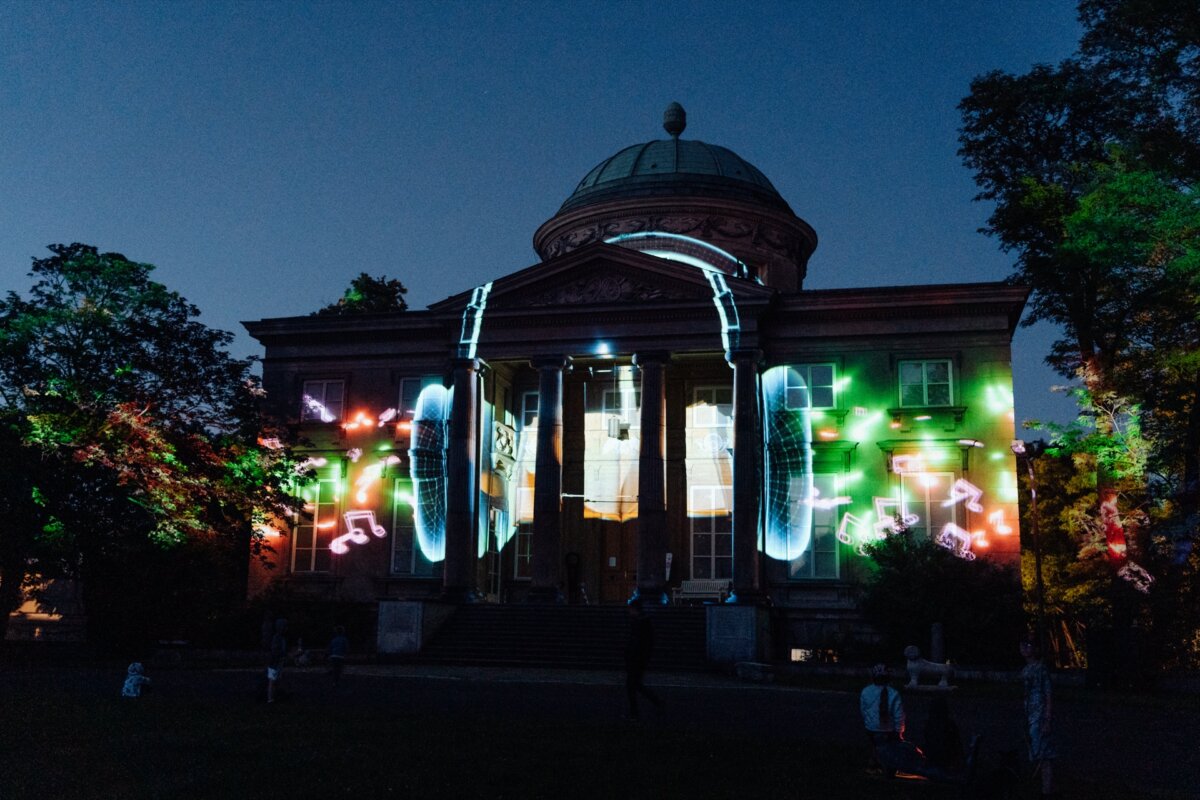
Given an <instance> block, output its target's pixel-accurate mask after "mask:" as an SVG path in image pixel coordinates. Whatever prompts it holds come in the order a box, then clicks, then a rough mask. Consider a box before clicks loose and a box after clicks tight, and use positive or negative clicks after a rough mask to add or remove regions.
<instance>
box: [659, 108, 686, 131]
mask: <svg viewBox="0 0 1200 800" xmlns="http://www.w3.org/2000/svg"><path fill="white" fill-rule="evenodd" d="M686 127H687V112H686V111H684V110H683V106H681V105H679V103H671V105H669V106H667V110H666V111H664V112H663V128H664V129H665V130H666V132H667V133H669V134H671V138H673V139H678V138H679V134H681V133H683V129H684V128H686Z"/></svg>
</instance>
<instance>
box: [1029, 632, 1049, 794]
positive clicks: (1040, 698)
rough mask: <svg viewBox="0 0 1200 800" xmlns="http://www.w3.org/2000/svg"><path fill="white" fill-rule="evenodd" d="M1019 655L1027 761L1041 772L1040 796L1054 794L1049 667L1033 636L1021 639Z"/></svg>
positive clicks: (1034, 770) (1035, 772)
mask: <svg viewBox="0 0 1200 800" xmlns="http://www.w3.org/2000/svg"><path fill="white" fill-rule="evenodd" d="M1021 657H1022V658H1024V659H1025V668H1024V669H1022V670H1021V682H1022V683H1023V684H1024V685H1025V725H1026V728H1025V730H1026V735H1027V737H1028V740H1029V760H1030V761H1031V762H1032V763H1033V764H1034V768H1033V773H1034V774H1035V775H1036V774H1038V773H1039V772H1040V773H1041V775H1042V797H1053V796H1054V759H1055V758H1057V757H1058V753H1057V752H1056V750H1055V747H1054V740H1053V736H1052V733H1053V730H1052V727H1051V723H1052V722H1053V720H1054V716H1053V713H1052V712H1053V704H1052V699H1053V691H1052V690H1051V686H1050V670H1049V669H1047V668H1046V662H1044V661H1043V660H1042V650H1041V648H1040V647H1039V646H1038V644H1037V642H1036V641H1034V640H1032V639H1026V640H1024V641H1022V642H1021Z"/></svg>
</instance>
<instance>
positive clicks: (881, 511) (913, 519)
mask: <svg viewBox="0 0 1200 800" xmlns="http://www.w3.org/2000/svg"><path fill="white" fill-rule="evenodd" d="M874 500H875V525H874V530H875V535H876V537H877V538H883V537H884V536H886V535H887V532H888V531H891V532H892V533H895V532H896V518H895V515H893V514H889V513H888V511H887V510H888V509H889V508H897V509H899V508H900V501H899V500H897V499H896V498H894V497H876V498H874ZM920 521H921V518H920V517H918V516H917V515H916V514H909V513H907V512H905V513H902V514H901V515H900V522H901V523H902V524H904V525H907V526H910V527H911V526H913V525H916V524H917V523H918V522H920Z"/></svg>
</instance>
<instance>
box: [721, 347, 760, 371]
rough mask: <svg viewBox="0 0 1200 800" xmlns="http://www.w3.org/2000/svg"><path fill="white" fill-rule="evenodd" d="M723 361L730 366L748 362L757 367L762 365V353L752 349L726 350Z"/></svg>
mask: <svg viewBox="0 0 1200 800" xmlns="http://www.w3.org/2000/svg"><path fill="white" fill-rule="evenodd" d="M725 360H726V361H728V362H729V363H730V364H744V363H746V362H749V363H751V364H753V365H754V366H756V367H757V366H761V365H762V363H763V351H762V350H759V349H757V348H754V347H739V348H736V349H734V350H726V351H725Z"/></svg>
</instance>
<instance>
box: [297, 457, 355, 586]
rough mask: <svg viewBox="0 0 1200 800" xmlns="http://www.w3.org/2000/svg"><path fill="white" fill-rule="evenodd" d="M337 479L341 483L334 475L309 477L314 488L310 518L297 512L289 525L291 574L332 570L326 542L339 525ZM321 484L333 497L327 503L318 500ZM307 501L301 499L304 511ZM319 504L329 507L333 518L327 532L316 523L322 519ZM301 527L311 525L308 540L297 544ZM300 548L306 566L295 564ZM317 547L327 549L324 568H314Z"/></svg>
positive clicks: (337, 529) (307, 509) (319, 523)
mask: <svg viewBox="0 0 1200 800" xmlns="http://www.w3.org/2000/svg"><path fill="white" fill-rule="evenodd" d="M339 483H341V476H340V475H334V476H330V477H325V478H322V477H318V478H317V479H316V480H315V481H313V483H311V484H309V486H310V487H311V488H313V489H314V490H315V491H316V501H315V502H314V503H312V504H311V505H312V506H313V508H312V509H311V511H312V519H311V520H310V519H305V518H304V517H302V516H298V517H297V518H296V523H295V524H294V525H293V526H292V547H291V551H292V552H291V562H290V568H291V574H293V575H328V574H329V573H331V572H333V553H332V552H331V551H329V546H330V544H332V543H333V540H334V539H336V538H337V536H338V534H339V532H340V530H341V526H342V514H341V510H342V498H341V493H340V492H339V491H338V484H339ZM323 485H329V486H330V490H331V492H332V495H333V499H332V500H331V501H330V502H328V503H322V502H321V490H322V486H323ZM309 505H310V503H308V502H305V503H304V510H305V511H309V510H310V509H309V508H308V507H309ZM323 505H326V506H330V507H331V509H330V511H329V515H330V516H331V517H332V518H333V527H332V529H330V531H331V532H330V533H329V534H325V533H324V532H323V531H322V530H321V528H320V525H321V524H322V523H323V521H324V520H325V519H326V517H325V516H324V514H323V513H322V511H321V506H323ZM301 528H311V529H312V544H311V545H310V546H308V547H303V548H302V547H300V530H301ZM302 550H303V551H306V552H307V559H308V566H306V567H300V566H298V562H299V560H300V555H301V551H302ZM321 550H325V551H327V553H328V555H327V556H326V558H328V559H329V561H328V564H329V566H328V567H326V568H325V569H318V568H317V553H318V552H320V551H321Z"/></svg>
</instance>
